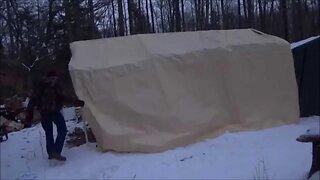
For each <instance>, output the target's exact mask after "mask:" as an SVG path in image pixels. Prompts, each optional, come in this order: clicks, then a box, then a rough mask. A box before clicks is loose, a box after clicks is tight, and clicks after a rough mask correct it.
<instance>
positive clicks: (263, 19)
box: [258, 0, 266, 31]
mask: <svg viewBox="0 0 320 180" xmlns="http://www.w3.org/2000/svg"><path fill="white" fill-rule="evenodd" d="M258 5H259V18H260V27H261V30H263V31H264V30H265V28H266V23H265V14H264V11H263V7H262V1H261V0H258Z"/></svg>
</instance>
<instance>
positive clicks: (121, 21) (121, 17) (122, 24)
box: [118, 0, 125, 36]
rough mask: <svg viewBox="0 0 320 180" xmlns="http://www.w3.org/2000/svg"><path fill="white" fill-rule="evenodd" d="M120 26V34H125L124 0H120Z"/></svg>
mask: <svg viewBox="0 0 320 180" xmlns="http://www.w3.org/2000/svg"><path fill="white" fill-rule="evenodd" d="M118 26H119V36H124V31H125V29H124V16H123V7H122V0H118Z"/></svg>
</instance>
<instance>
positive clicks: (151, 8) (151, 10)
mask: <svg viewBox="0 0 320 180" xmlns="http://www.w3.org/2000/svg"><path fill="white" fill-rule="evenodd" d="M149 4H150V14H151V23H152V32H153V33H155V27H154V14H153V13H154V12H153V4H152V1H151V0H150V1H149Z"/></svg>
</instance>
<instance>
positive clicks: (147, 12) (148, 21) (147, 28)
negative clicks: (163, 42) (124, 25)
mask: <svg viewBox="0 0 320 180" xmlns="http://www.w3.org/2000/svg"><path fill="white" fill-rule="evenodd" d="M146 17H147V22H146V30H147V32H150V29H149V23H150V18H149V5H148V0H146Z"/></svg>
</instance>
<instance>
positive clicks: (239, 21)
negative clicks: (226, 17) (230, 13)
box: [238, 0, 241, 29]
mask: <svg viewBox="0 0 320 180" xmlns="http://www.w3.org/2000/svg"><path fill="white" fill-rule="evenodd" d="M238 28H239V29H240V28H241V3H240V0H238Z"/></svg>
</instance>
